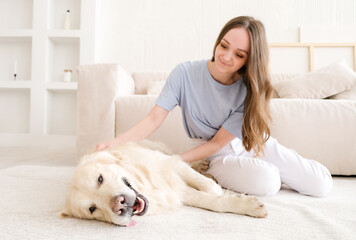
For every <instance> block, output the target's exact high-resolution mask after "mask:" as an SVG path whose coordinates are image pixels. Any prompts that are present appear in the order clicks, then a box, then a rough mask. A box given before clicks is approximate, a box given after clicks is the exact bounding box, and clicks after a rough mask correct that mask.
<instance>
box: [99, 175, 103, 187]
mask: <svg viewBox="0 0 356 240" xmlns="http://www.w3.org/2000/svg"><path fill="white" fill-rule="evenodd" d="M103 181H104V178H103V176H101V175H100V176H99V177H98V183H99V185H101V184H102V183H103Z"/></svg>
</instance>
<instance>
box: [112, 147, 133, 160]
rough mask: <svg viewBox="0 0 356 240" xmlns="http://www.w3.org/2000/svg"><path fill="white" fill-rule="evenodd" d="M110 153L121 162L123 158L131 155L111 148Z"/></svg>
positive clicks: (126, 158)
mask: <svg viewBox="0 0 356 240" xmlns="http://www.w3.org/2000/svg"><path fill="white" fill-rule="evenodd" d="M110 154H111V155H113V156H114V157H115V158H116V161H117V162H120V161H122V160H128V159H129V157H128V156H127V155H125V154H123V153H121V152H120V151H117V150H111V151H110Z"/></svg>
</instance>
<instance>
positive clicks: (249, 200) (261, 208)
mask: <svg viewBox="0 0 356 240" xmlns="http://www.w3.org/2000/svg"><path fill="white" fill-rule="evenodd" d="M242 196H244V197H245V198H246V212H245V214H246V215H248V216H251V217H256V218H265V217H267V216H268V211H267V207H266V206H265V205H264V204H263V203H262V202H260V200H258V199H257V198H256V197H254V196H246V195H242Z"/></svg>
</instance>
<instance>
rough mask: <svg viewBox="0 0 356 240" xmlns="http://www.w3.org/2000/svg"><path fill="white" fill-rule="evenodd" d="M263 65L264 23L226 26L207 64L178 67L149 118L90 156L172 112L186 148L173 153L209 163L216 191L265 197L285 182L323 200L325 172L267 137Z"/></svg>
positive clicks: (139, 134)
mask: <svg viewBox="0 0 356 240" xmlns="http://www.w3.org/2000/svg"><path fill="white" fill-rule="evenodd" d="M268 64H269V51H268V44H267V40H266V33H265V28H264V26H263V24H262V23H261V22H260V21H258V20H255V19H254V18H252V17H247V16H241V17H236V18H233V19H231V20H230V21H229V22H228V23H226V25H225V26H224V27H223V28H222V30H221V32H220V34H219V36H218V38H217V40H216V43H215V46H214V50H213V57H212V58H211V59H210V60H199V61H188V62H184V63H181V64H178V65H177V66H176V67H175V68H174V69H173V71H172V72H171V73H170V75H169V77H168V79H167V82H166V84H165V86H164V87H163V89H162V92H161V93H160V95H159V97H158V99H157V100H156V104H155V106H154V107H153V108H152V110H151V111H150V113H149V114H148V115H147V116H146V117H145V118H144V119H142V120H141V121H140V122H139V123H137V124H136V125H135V126H134V127H132V128H131V129H130V130H128V131H127V132H125V133H124V134H122V135H120V136H119V137H117V138H115V139H113V140H110V141H108V142H105V143H101V144H98V145H97V151H100V150H103V149H107V148H111V147H113V146H115V145H120V144H123V143H126V142H128V141H137V140H140V139H143V138H145V137H147V136H149V135H150V134H151V133H153V132H154V131H155V130H156V129H158V128H159V126H160V125H161V124H162V122H163V121H164V119H165V118H166V116H167V115H168V113H169V111H171V110H172V109H173V108H174V107H175V106H177V105H179V106H180V107H181V109H182V115H183V122H184V127H185V130H186V132H187V134H188V136H189V137H190V139H191V141H190V142H191V146H192V148H191V149H190V150H189V151H187V152H184V153H182V154H180V156H181V158H182V160H183V161H186V162H194V161H197V160H201V159H208V160H210V164H209V169H208V173H209V174H211V175H212V176H213V177H214V178H215V179H216V180H217V181H218V183H219V184H220V185H221V186H222V187H225V188H228V189H231V190H234V191H237V192H241V193H248V194H254V195H260V196H261V195H264V196H271V195H274V194H276V193H277V192H278V191H279V189H280V187H281V183H285V184H287V185H288V186H289V187H291V188H292V189H294V190H296V191H298V192H300V193H302V194H305V195H311V196H317V197H323V196H325V195H327V194H328V193H329V192H330V191H331V188H332V185H333V182H332V178H331V175H330V172H329V171H328V169H327V168H326V167H324V166H323V165H321V164H320V163H318V162H316V161H314V160H310V159H306V158H303V157H301V156H300V155H298V154H297V153H296V152H295V151H293V150H291V149H288V148H286V147H284V146H282V145H280V144H279V143H278V142H277V140H276V139H274V138H272V137H271V136H270V129H269V123H270V120H271V116H270V112H269V101H270V96H271V92H272V86H271V83H270V75H269V70H268ZM291 137H293V136H291Z"/></svg>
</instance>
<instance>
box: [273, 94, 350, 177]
mask: <svg viewBox="0 0 356 240" xmlns="http://www.w3.org/2000/svg"><path fill="white" fill-rule="evenodd" d="M271 115H272V118H273V119H272V124H271V136H272V137H274V138H276V139H277V140H278V141H279V142H280V143H281V144H282V145H284V146H286V147H289V148H292V149H294V150H296V151H297V152H298V153H299V154H300V155H302V156H303V157H306V158H310V159H314V160H316V161H318V162H320V163H322V164H324V165H325V166H326V167H327V168H328V169H329V170H330V172H331V173H332V174H338V175H352V174H355V173H356V101H348V100H321V99H314V100H311V99H272V100H271Z"/></svg>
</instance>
